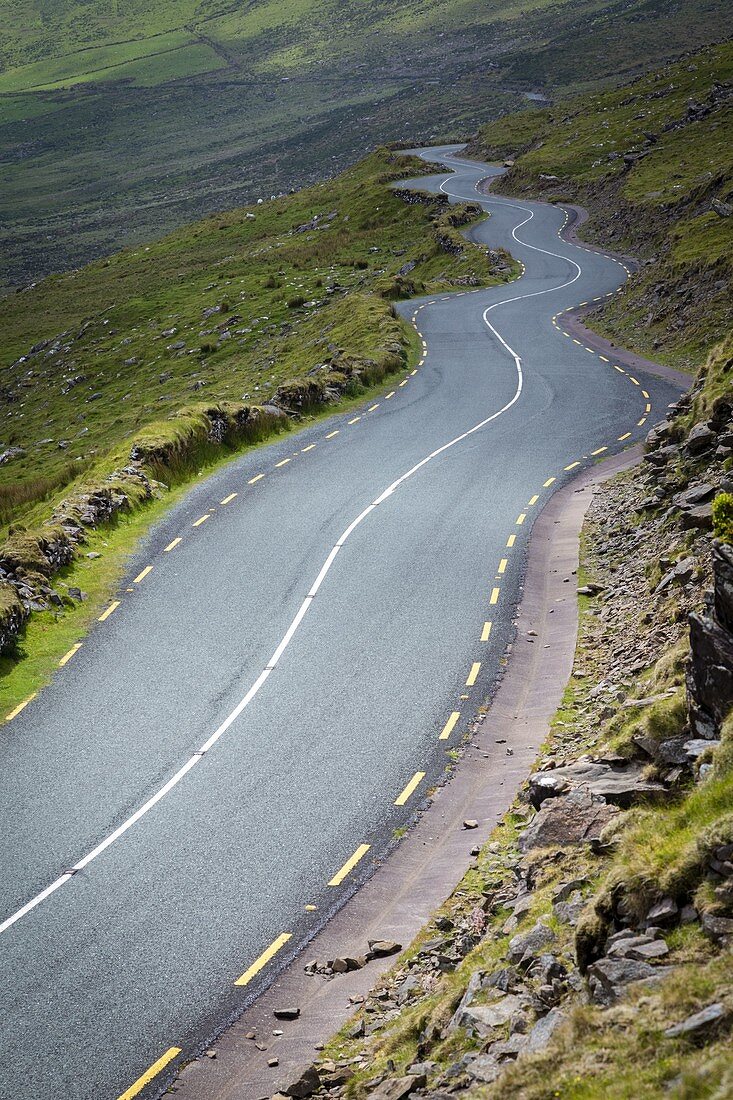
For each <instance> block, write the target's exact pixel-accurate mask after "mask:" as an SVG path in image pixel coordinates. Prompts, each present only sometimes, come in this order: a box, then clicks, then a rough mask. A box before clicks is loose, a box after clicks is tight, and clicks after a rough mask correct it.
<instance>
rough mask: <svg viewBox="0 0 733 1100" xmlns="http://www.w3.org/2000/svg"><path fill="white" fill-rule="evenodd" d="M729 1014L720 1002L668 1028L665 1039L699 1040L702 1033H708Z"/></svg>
mask: <svg viewBox="0 0 733 1100" xmlns="http://www.w3.org/2000/svg"><path fill="white" fill-rule="evenodd" d="M727 1015H728V1013H727V1012H726V1010H725V1008H724V1007H723V1005H722V1004H720V1002H719V1001H716V1002H715V1004H712V1005H708V1006H707V1008H702V1009H700V1011H699V1012H695V1013H693V1015H692V1016H688V1017H687V1019H685V1020H682V1021H680V1023H679V1024H673V1025H672V1027H668V1028H667V1029H666V1030H665V1032H664V1035H665V1038H667V1039H679V1038H681V1037H685V1038H686V1037H688V1036H689V1037H691V1038H697V1036H698V1035H699V1034H700V1033H701V1032H708V1031H710V1030H711V1029H712V1028H713V1027H715V1026H716V1025H718V1024H720V1023H721V1022H722V1021H723V1020H724V1019H725V1018H726V1017H727Z"/></svg>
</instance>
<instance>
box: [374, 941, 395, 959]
mask: <svg viewBox="0 0 733 1100" xmlns="http://www.w3.org/2000/svg"><path fill="white" fill-rule="evenodd" d="M401 950H402V944H401V943H397V941H396V940H369V952H370V954H371V956H372V958H374V959H381V958H384V957H385V956H387V955H396V954H397V953H398V952H400V951H401Z"/></svg>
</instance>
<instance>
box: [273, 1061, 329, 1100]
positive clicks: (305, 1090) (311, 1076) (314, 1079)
mask: <svg viewBox="0 0 733 1100" xmlns="http://www.w3.org/2000/svg"><path fill="white" fill-rule="evenodd" d="M320 1085H321V1079H320V1077H319V1075H318V1070H317V1069H316V1067H315V1066H308V1068H307V1069H306V1070H304V1071H303V1073H301V1075H300V1076H299V1077H297V1078H296V1079H295V1081H293V1083H292V1085H288V1087H287V1088H284V1089H281V1090H280V1091H281V1092H282V1093H283V1095H284V1096H292V1097H296V1098H297V1100H304V1098H305V1097H308V1096H312V1095H313V1093H314V1092H315V1091H316V1089H318V1088H320Z"/></svg>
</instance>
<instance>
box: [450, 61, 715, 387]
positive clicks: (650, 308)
mask: <svg viewBox="0 0 733 1100" xmlns="http://www.w3.org/2000/svg"><path fill="white" fill-rule="evenodd" d="M732 85H733V46H731V45H730V44H727V45H724V46H720V47H716V48H711V49H706V50H703V51H702V52H699V53H696V54H694V55H688V57H687V58H686V59H685V60H684V61H682V62H680V63H678V64H675V65H670V66H668V67H667V68H664V69H662V70H660V71H658V72H656V73H654V74H652V75H650V76H647V77H644V78H642V79H640V80H637V81H635V82H633V83H631V84H628V85H624V86H623V87H621V88H618V89H615V90H613V91H610V92H604V93H600V94H590V95H584V96H582V97H579V98H575V99H570V100H567V101H563V102H560V103H558V104H557V105H556V106H554V107H552V108H551V109H545V110H541V111H523V112H520V113H518V114H516V115H510V116H508V117H506V118H503V119H501V120H499V121H498V122H496V123H491V124H489V125H488V126H486V127H484V128H483V129H482V130H481V131H480V132H479V135H478V137H477V139H476V140H475V141H474V142H473V143H472V145H471V147H470V148H471V151H472V152H473V153H474V155H479V156H482V157H488V158H489V159H504V158H505V157H511V158H516V164H515V165H514V167H513V168H512V169H511V170H510V172H509V173H508V174H507V176H506V177H504V178H503V179H502V180H501V181H500V183H499V184H498V187H497V189H498V190H500V191H503V192H505V193H508V194H515V195H540V196H542V197H544V198H547V199H549V200H553V199H554V198H562V199H564V200H570V201H573V200H576V201H578V202H580V203H581V204H583V205H585V206H587V207H588V208H589V210H590V212H591V214H592V218H591V221H590V223H589V225H588V227H587V229H586V231H585V232H586V235H587V236H588V237H589V238H590V239H593V240H597V241H599V242H602V243H606V244H609V243H610V244H611V245H612V246H613V247H616V248H619V249H628V250H630V251H632V252H633V253H635V254H637V255H639V256H641V257H642V258H643V259H644V260H645V261H646V262H645V265H644V266H643V267H642V269H641V272H640V274H639V275H637V276H636V277H635V278H634V279H633V280H632V282H631V283H630V284H629V286H628V288H627V291H626V293H624V294H623V295H619V296H617V297H616V298H615V299H614V302H613V304H612V305H611V306H610V307H609V308H606V309H604V310H603V311H602V312H601V313H600V314H599V315H598V316H597V317H596V318H595V320H594V324H597V326H598V327H600V328H602V329H605V331H606V332H607V333H609V334H612V335H614V336H615V337H617V338H618V339H619V340H622V339H624V338H625V339H627V340H628V339H629V336H630V335H631V338H632V340H633V343H634V345H635V346H636V347H640V348H643V349H645V350H646V351H647V352H648V353H649V354H652V355H654V354H659V353H662V354H666V356H667V358H671V359H673V360H674V361H675V362H678V363H681V364H682V365H686V366H691V365H692V364H694V362H695V361H698V360H699V358H700V357H701V356H703V355H704V354H705V352H706V351H707V350H708V349H709V348H710V346H711V345H712V344H714V343H716V342H717V341H718V340H721V339H722V338H723V337H724V336H725V334H726V332H727V331H728V330H729V329H730V328H731V326H732V325H733V307H732V306H731V302H732V301H733V293H732V291H733V281H732V277H733V217H731V216H730V213H733V211H730V212H728V207H727V206H726V205H725V204H730V201H731V199H732V198H733V145H732V144H731V140H730V135H731V133H732V132H733V92H732V90H731V89H732ZM720 203H722V204H724V205H723V206H719V205H717V204H720ZM716 206H717V211H716ZM726 213H728V216H724V215H725V214H726Z"/></svg>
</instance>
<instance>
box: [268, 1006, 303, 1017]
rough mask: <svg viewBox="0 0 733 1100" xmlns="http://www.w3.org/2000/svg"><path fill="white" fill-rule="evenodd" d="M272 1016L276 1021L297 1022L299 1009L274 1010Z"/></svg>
mask: <svg viewBox="0 0 733 1100" xmlns="http://www.w3.org/2000/svg"><path fill="white" fill-rule="evenodd" d="M272 1015H273V1016H274V1017H275V1019H276V1020H297V1019H298V1017H299V1016H300V1009H299V1008H276V1009H274V1010H273V1013H272Z"/></svg>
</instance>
